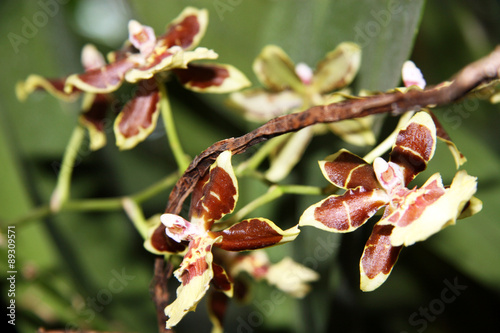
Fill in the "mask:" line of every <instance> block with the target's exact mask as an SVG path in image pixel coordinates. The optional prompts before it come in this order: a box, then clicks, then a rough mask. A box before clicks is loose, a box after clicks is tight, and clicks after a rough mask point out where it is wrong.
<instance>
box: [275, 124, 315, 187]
mask: <svg viewBox="0 0 500 333" xmlns="http://www.w3.org/2000/svg"><path fill="white" fill-rule="evenodd" d="M312 137H313V128H312V127H306V128H304V129H301V130H300V131H298V132H296V133H293V134H291V135H290V137H289V138H288V140H287V142H286V143H285V145H284V146H283V148H281V149H280V151H279V152H278V155H277V156H276V157H275V158H274V159H273V160H272V161H271V166H270V167H269V170H267V172H266V173H265V176H266V178H267V179H268V180H270V181H272V182H279V181H280V180H283V178H285V177H286V176H288V174H289V173H290V171H291V170H292V169H293V167H294V166H295V165H296V164H297V163H298V162H299V161H300V160H301V158H302V155H303V153H304V151H305V150H306V148H307V146H308V145H309V142H311V139H312Z"/></svg>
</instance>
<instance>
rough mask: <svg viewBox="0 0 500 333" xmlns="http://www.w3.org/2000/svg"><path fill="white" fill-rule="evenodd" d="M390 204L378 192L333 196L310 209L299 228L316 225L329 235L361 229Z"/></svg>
mask: <svg viewBox="0 0 500 333" xmlns="http://www.w3.org/2000/svg"><path fill="white" fill-rule="evenodd" d="M388 201H389V198H388V197H387V195H386V193H385V192H384V191H382V190H379V189H373V190H366V189H364V188H363V187H358V188H356V189H354V190H348V191H347V192H346V193H344V194H343V195H331V196H329V197H328V198H326V199H324V200H322V201H320V202H318V203H317V204H314V205H312V206H310V207H309V208H307V209H306V210H305V211H304V213H303V214H302V216H301V217H300V220H299V225H300V226H306V225H309V226H313V227H316V228H318V229H322V230H326V231H330V232H351V231H354V230H356V229H357V228H359V227H360V226H362V225H363V224H364V223H365V222H366V221H367V220H368V219H369V218H370V217H372V216H373V215H374V214H375V213H376V212H377V211H378V210H379V209H380V208H381V207H383V206H384V205H386V204H387V203H388Z"/></svg>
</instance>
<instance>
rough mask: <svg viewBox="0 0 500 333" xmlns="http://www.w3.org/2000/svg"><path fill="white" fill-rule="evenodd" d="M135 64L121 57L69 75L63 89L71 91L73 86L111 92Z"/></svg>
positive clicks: (94, 91) (90, 90)
mask: <svg viewBox="0 0 500 333" xmlns="http://www.w3.org/2000/svg"><path fill="white" fill-rule="evenodd" d="M135 66H137V64H136V63H135V62H133V61H132V60H130V58H123V59H120V60H118V61H116V62H113V63H111V64H108V65H106V66H105V67H101V68H96V69H93V70H90V71H87V72H85V73H83V74H74V75H71V76H69V77H68V79H67V80H66V85H65V88H64V89H65V91H66V92H71V91H73V89H74V87H76V88H78V89H80V90H83V91H87V92H93V93H107V92H112V91H115V90H116V89H118V88H119V87H120V85H121V84H122V82H123V80H124V77H125V73H126V72H127V71H129V70H130V69H132V68H134V67H135Z"/></svg>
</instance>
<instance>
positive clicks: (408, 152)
mask: <svg viewBox="0 0 500 333" xmlns="http://www.w3.org/2000/svg"><path fill="white" fill-rule="evenodd" d="M434 138H435V136H434V135H433V133H432V132H431V130H430V129H429V128H428V127H427V126H424V125H422V124H419V123H410V124H409V125H408V127H407V128H406V129H404V130H401V131H400V132H399V134H398V137H397V139H396V143H395V145H394V147H393V149H392V152H391V162H394V163H396V164H398V165H400V166H401V167H402V168H403V170H404V174H405V184H408V183H409V182H410V181H411V180H412V179H413V178H415V176H416V175H418V174H419V173H420V172H422V171H423V170H425V168H426V167H427V162H429V160H430V159H431V157H432V154H433V152H434V147H435V144H436V142H435V139H434Z"/></svg>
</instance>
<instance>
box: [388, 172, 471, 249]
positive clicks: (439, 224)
mask: <svg viewBox="0 0 500 333" xmlns="http://www.w3.org/2000/svg"><path fill="white" fill-rule="evenodd" d="M431 178H432V177H431ZM424 186H425V185H424ZM476 186H477V182H476V177H472V176H469V175H468V174H467V172H465V171H464V170H462V171H459V172H457V173H456V175H455V177H454V178H453V181H452V183H451V186H450V188H448V189H446V192H445V194H444V195H442V196H441V197H440V198H439V199H438V200H436V201H435V202H434V203H432V204H431V205H429V206H427V207H426V208H425V210H424V211H423V212H422V214H421V215H420V216H419V217H418V218H417V219H416V220H415V221H413V222H412V223H410V224H408V225H407V226H404V227H401V226H397V227H396V228H394V231H393V232H392V234H391V236H390V237H391V244H392V245H393V246H399V245H405V246H410V245H412V244H414V243H415V242H418V241H423V240H425V239H427V238H428V237H430V236H432V235H433V234H435V233H437V232H438V231H440V230H441V229H443V228H445V227H447V226H449V225H453V224H455V221H456V219H457V218H458V216H459V215H460V214H461V213H462V210H463V208H464V206H465V204H466V203H467V202H468V201H469V200H471V198H472V196H473V195H474V193H476ZM476 208H479V207H478V206H477V205H476ZM476 211H477V209H476ZM378 223H379V224H381V225H383V224H390V223H391V222H389V221H387V219H385V220H381V221H379V222H378Z"/></svg>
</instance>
